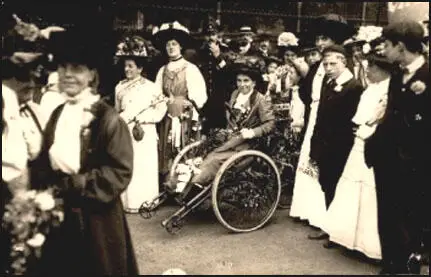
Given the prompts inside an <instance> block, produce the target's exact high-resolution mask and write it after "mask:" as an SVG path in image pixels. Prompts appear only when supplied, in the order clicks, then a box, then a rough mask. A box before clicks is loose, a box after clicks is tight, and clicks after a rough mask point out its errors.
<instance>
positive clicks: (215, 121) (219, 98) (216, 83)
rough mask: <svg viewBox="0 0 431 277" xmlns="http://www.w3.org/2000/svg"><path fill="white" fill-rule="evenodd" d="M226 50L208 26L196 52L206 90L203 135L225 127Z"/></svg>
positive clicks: (228, 94)
mask: <svg viewBox="0 0 431 277" xmlns="http://www.w3.org/2000/svg"><path fill="white" fill-rule="evenodd" d="M228 50H229V49H228V46H227V45H225V44H224V43H222V42H221V40H220V37H219V33H218V30H217V29H216V28H215V26H213V25H209V26H208V29H207V30H206V31H205V41H204V42H203V44H202V45H201V47H200V48H199V51H198V54H199V55H198V56H199V59H198V62H197V64H198V66H199V69H200V70H201V72H202V75H203V76H204V79H205V83H206V86H207V89H208V101H207V102H206V103H205V105H204V107H203V110H202V113H203V116H204V123H203V126H202V129H203V130H202V132H203V133H204V134H207V133H208V132H209V130H210V129H213V128H221V127H223V126H225V125H226V118H225V113H224V103H225V102H226V101H229V97H230V92H229V91H230V90H229V89H228V88H229V84H228V83H227V82H226V73H225V67H226V65H228V64H229V62H230V61H228V59H227V58H226V57H225V53H226V52H227V51H228Z"/></svg>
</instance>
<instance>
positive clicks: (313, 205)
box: [290, 64, 326, 228]
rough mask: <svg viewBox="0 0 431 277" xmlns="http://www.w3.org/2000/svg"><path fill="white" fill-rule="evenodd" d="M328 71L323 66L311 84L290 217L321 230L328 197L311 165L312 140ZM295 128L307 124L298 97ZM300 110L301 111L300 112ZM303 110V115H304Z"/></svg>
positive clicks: (294, 119)
mask: <svg viewBox="0 0 431 277" xmlns="http://www.w3.org/2000/svg"><path fill="white" fill-rule="evenodd" d="M324 75H325V70H324V68H323V65H322V64H320V65H319V67H318V69H317V71H316V74H315V76H314V79H313V83H312V89H311V90H312V92H311V98H312V102H311V104H310V115H309V119H308V124H307V126H306V128H307V129H306V131H305V135H304V140H303V143H302V146H301V152H300V155H299V161H298V166H297V169H296V175H295V183H294V187H293V198H292V205H291V207H290V216H291V217H293V218H299V219H301V220H308V223H309V224H310V225H311V226H314V227H317V228H322V227H323V225H324V218H325V214H326V206H325V197H324V194H323V191H322V189H321V187H320V183H319V176H318V170H317V167H316V166H315V165H313V164H312V163H310V158H309V156H310V155H309V154H310V140H311V137H312V135H313V131H314V125H315V123H316V117H317V108H318V106H319V99H320V89H321V86H322V82H323V77H324ZM291 105H292V113H291V114H292V118H293V122H292V127H293V128H296V126H300V125H302V124H304V118H303V117H304V104H303V103H302V102H301V100H300V99H299V97H293V98H292V104H291ZM298 110H299V111H298ZM301 110H302V113H301Z"/></svg>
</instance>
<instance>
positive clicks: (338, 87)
mask: <svg viewBox="0 0 431 277" xmlns="http://www.w3.org/2000/svg"><path fill="white" fill-rule="evenodd" d="M342 89H343V86H342V85H336V86H335V87H334V91H336V92H340V91H341V90H342Z"/></svg>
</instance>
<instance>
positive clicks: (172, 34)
mask: <svg viewBox="0 0 431 277" xmlns="http://www.w3.org/2000/svg"><path fill="white" fill-rule="evenodd" d="M153 38H154V46H155V47H156V48H157V49H159V50H160V51H164V52H166V43H167V42H168V41H169V40H176V41H177V42H178V43H179V44H180V45H181V47H182V48H183V49H184V48H189V47H191V46H192V45H193V42H194V39H193V38H192V37H191V36H190V35H189V34H188V33H186V32H184V31H181V30H176V29H168V30H162V31H159V32H157V33H155V34H154V36H153Z"/></svg>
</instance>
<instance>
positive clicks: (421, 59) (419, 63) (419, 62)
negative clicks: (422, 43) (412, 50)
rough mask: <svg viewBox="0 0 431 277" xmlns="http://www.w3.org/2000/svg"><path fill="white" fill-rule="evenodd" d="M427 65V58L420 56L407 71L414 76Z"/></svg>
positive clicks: (407, 67)
mask: <svg viewBox="0 0 431 277" xmlns="http://www.w3.org/2000/svg"><path fill="white" fill-rule="evenodd" d="M424 63H425V58H424V56H423V55H420V56H419V57H417V58H416V59H414V60H413V61H412V62H411V63H410V64H409V65H407V66H406V69H407V70H408V71H409V74H413V73H414V72H415V71H417V70H418V69H419V68H421V66H422V65H423V64H424Z"/></svg>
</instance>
